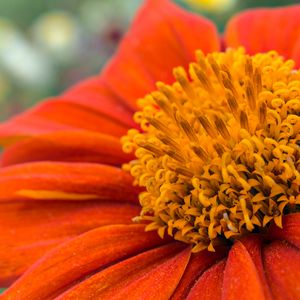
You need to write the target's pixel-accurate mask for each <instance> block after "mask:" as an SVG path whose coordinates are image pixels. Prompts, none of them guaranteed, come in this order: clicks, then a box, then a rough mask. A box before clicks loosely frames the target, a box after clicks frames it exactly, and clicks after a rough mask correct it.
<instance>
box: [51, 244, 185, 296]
mask: <svg viewBox="0 0 300 300" xmlns="http://www.w3.org/2000/svg"><path fill="white" fill-rule="evenodd" d="M183 245H184V244H179V243H178V244H173V243H172V244H170V245H166V246H163V247H160V248H157V249H154V250H150V251H147V252H145V253H142V254H139V255H137V256H135V257H133V258H130V259H127V260H125V261H123V262H121V263H118V264H116V265H114V266H111V267H110V268H108V269H105V270H104V271H102V272H99V273H97V274H96V275H94V276H92V277H90V278H89V279H87V280H85V281H83V282H82V283H80V284H79V285H77V286H75V287H74V288H73V289H71V290H70V291H67V292H66V293H65V294H63V295H62V296H61V297H58V299H64V300H66V299H91V298H93V299H115V300H117V299H120V300H122V299H145V300H146V299H149V300H150V299H169V297H170V295H171V294H172V292H173V291H174V289H175V288H176V285H177V284H178V281H179V280H180V278H181V276H182V273H183V272H184V269H185V267H186V265H187V262H188V260H189V257H190V253H191V251H190V248H189V247H185V249H184V250H182V248H183V247H184V246H183ZM180 250H181V251H180ZM179 251H180V252H179ZM178 252H179V253H178ZM154 287H155V288H154ZM58 299H57V300H58Z"/></svg>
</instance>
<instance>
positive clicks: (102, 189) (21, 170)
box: [0, 162, 139, 203]
mask: <svg viewBox="0 0 300 300" xmlns="http://www.w3.org/2000/svg"><path fill="white" fill-rule="evenodd" d="M138 192H139V191H138V189H136V188H134V187H133V186H132V177H131V176H130V175H129V174H127V173H126V172H125V171H122V170H121V169H119V168H116V167H112V166H107V165H101V164H91V163H59V162H34V163H26V164H20V165H15V166H10V167H5V168H2V169H0V201H12V200H30V199H33V200H53V199H55V200H92V199H102V200H112V201H128V202H133V203H137V194H138Z"/></svg>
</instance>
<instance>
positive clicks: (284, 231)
mask: <svg viewBox="0 0 300 300" xmlns="http://www.w3.org/2000/svg"><path fill="white" fill-rule="evenodd" d="M268 236H269V237H270V238H271V239H279V240H287V241H289V242H290V243H292V244H294V245H295V246H297V247H298V248H300V213H295V214H290V215H286V216H284V217H283V219H282V228H279V227H278V226H276V225H275V224H272V225H271V226H270V230H269V233H268Z"/></svg>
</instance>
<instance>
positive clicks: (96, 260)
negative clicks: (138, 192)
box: [4, 225, 164, 299]
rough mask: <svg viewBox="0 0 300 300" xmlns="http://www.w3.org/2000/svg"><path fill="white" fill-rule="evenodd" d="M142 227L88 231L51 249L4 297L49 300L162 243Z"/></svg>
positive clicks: (119, 227) (106, 227)
mask: <svg viewBox="0 0 300 300" xmlns="http://www.w3.org/2000/svg"><path fill="white" fill-rule="evenodd" d="M163 243H164V241H163V240H162V239H160V238H159V237H158V235H157V233H155V232H152V233H150V232H145V228H144V226H143V225H114V226H105V227H101V228H98V229H94V230H91V231H89V232H87V233H84V234H83V235H81V236H79V237H77V238H75V239H72V240H71V241H68V242H66V243H64V244H62V245H61V246H59V247H57V248H55V249H53V250H52V251H50V252H49V253H48V254H46V255H45V256H44V257H43V258H42V259H41V260H39V261H38V262H37V263H36V264H35V265H33V266H32V267H31V268H30V269H29V270H28V271H27V272H26V273H25V274H24V275H23V276H22V277H21V278H20V279H19V280H18V281H16V283H15V284H14V285H12V286H11V287H10V288H9V289H8V290H7V291H6V292H5V293H4V295H5V296H6V297H7V298H8V299H52V298H53V296H54V295H58V294H60V293H61V291H63V290H64V289H66V288H67V287H68V286H70V285H71V284H74V283H76V281H78V280H80V279H81V278H82V279H83V278H84V277H85V276H87V275H89V274H91V273H92V272H95V271H96V270H99V269H101V268H103V267H105V266H107V265H109V264H112V263H114V262H117V261H120V260H121V259H124V258H126V257H130V256H132V255H135V254H138V253H140V252H142V251H145V250H147V249H151V248H153V247H155V246H157V245H160V244H163Z"/></svg>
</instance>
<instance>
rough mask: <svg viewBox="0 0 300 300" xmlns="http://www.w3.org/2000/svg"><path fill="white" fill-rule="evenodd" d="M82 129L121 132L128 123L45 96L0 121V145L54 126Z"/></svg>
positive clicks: (54, 128) (53, 129)
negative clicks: (7, 119)
mask: <svg viewBox="0 0 300 300" xmlns="http://www.w3.org/2000/svg"><path fill="white" fill-rule="evenodd" d="M76 129H85V130H91V131H96V132H102V133H106V134H111V135H114V136H118V137H120V136H122V135H124V134H125V133H126V131H127V130H128V127H127V126H126V125H125V124H123V123H122V122H121V121H120V120H119V121H117V120H115V119H113V118H110V117H109V116H107V115H104V114H103V115H101V114H100V113H97V112H96V111H95V110H93V109H91V108H88V107H84V106H82V105H79V104H75V103H69V102H67V101H63V100H58V99H55V100H54V99H52V100H47V101H44V102H42V103H41V104H39V105H38V106H36V107H34V108H33V109H30V110H28V111H27V112H25V113H23V114H21V115H19V116H16V117H14V118H12V119H10V120H9V121H7V122H6V123H3V124H1V125H0V138H1V139H0V145H7V144H10V143H12V142H14V141H16V140H18V139H21V138H24V137H28V136H32V135H37V134H44V133H51V132H55V131H57V130H76Z"/></svg>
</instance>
